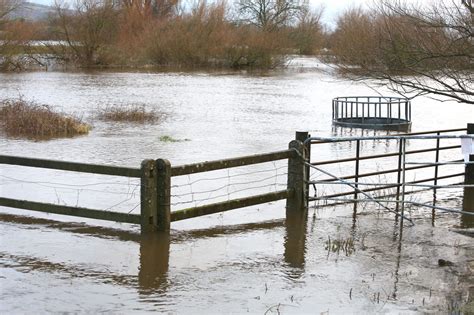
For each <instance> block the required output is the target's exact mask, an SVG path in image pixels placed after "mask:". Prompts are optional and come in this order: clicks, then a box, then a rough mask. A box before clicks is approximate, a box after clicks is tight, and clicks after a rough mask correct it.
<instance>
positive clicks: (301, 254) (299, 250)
mask: <svg viewBox="0 0 474 315" xmlns="http://www.w3.org/2000/svg"><path fill="white" fill-rule="evenodd" d="M307 222H308V215H307V213H306V211H287V213H286V220H285V229H286V235H285V253H284V258H285V262H286V263H287V264H288V265H289V266H290V267H291V268H292V271H291V274H289V276H290V277H292V278H299V277H300V276H301V275H302V274H303V272H304V266H305V254H306V234H307V233H306V230H307Z"/></svg>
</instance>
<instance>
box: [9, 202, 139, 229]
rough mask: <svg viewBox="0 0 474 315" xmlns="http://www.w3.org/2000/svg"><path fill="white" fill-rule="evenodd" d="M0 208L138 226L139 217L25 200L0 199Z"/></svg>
mask: <svg viewBox="0 0 474 315" xmlns="http://www.w3.org/2000/svg"><path fill="white" fill-rule="evenodd" d="M0 206H3V207H10V208H17V209H24V210H32V211H39V212H46V213H54V214H62V215H70V216H75V217H82V218H89V219H96V220H105V221H114V222H122V223H132V224H140V215H138V214H129V213H119V212H112V211H105V210H95V209H87V208H78V207H69V206H62V205H55V204H50V203H41V202H34V201H27V200H16V199H9V198H2V197H0Z"/></svg>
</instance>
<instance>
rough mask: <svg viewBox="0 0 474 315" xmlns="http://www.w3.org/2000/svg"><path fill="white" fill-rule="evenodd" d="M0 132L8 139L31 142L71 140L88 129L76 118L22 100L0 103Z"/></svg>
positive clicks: (87, 126)
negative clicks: (66, 138) (63, 138)
mask: <svg viewBox="0 0 474 315" xmlns="http://www.w3.org/2000/svg"><path fill="white" fill-rule="evenodd" d="M0 128H1V129H2V130H3V131H4V132H5V133H6V134H7V135H8V136H12V137H21V138H27V139H35V140H46V139H51V138H60V137H73V136H76V135H82V134H87V133H88V132H89V130H90V129H91V127H90V126H89V125H87V124H85V123H83V122H81V120H80V119H79V118H76V117H73V116H69V115H65V114H61V113H57V112H54V111H53V110H52V109H51V107H49V106H46V105H38V104H36V103H33V102H27V101H24V100H23V99H17V100H4V101H1V102H0Z"/></svg>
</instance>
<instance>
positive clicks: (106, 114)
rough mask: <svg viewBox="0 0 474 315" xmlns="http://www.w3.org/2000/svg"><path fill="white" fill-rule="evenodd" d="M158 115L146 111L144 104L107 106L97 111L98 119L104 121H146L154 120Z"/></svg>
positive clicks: (154, 112)
mask: <svg viewBox="0 0 474 315" xmlns="http://www.w3.org/2000/svg"><path fill="white" fill-rule="evenodd" d="M159 117H160V115H159V114H158V113H157V112H156V111H147V110H146V109H145V107H144V106H139V105H137V106H123V107H107V108H105V109H103V110H100V111H99V119H101V120H104V121H116V122H133V123H141V124H143V123H148V122H155V121H157V120H158V119H159Z"/></svg>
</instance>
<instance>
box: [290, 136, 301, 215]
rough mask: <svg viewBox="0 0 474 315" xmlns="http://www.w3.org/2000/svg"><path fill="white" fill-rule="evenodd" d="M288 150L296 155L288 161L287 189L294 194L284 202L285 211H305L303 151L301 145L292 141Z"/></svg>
mask: <svg viewBox="0 0 474 315" xmlns="http://www.w3.org/2000/svg"><path fill="white" fill-rule="evenodd" d="M289 148H290V149H295V150H296V151H297V152H298V154H296V155H295V156H294V157H291V158H289V159H288V189H293V191H294V193H293V195H292V196H291V197H289V198H288V199H287V200H286V210H287V211H304V210H305V209H306V206H305V205H306V201H305V199H306V189H305V187H306V183H305V173H306V171H305V169H306V167H305V163H304V162H305V159H306V158H305V152H304V151H305V150H304V148H303V143H301V141H298V140H293V141H291V142H290V144H289Z"/></svg>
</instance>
